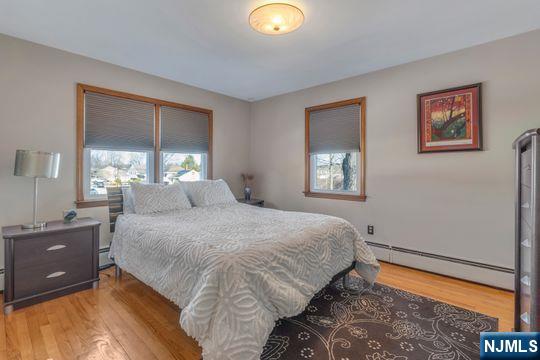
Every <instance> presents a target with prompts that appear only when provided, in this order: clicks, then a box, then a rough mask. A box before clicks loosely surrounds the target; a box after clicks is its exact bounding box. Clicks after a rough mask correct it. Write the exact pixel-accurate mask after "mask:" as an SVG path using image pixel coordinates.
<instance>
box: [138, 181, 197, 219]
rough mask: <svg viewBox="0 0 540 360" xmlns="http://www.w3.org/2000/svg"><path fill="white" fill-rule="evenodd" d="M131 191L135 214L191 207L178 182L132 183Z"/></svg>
mask: <svg viewBox="0 0 540 360" xmlns="http://www.w3.org/2000/svg"><path fill="white" fill-rule="evenodd" d="M131 193H132V196H133V205H134V208H135V213H137V214H153V213H158V212H165V211H172V210H179V209H189V208H191V204H190V203H189V200H188V198H187V196H186V194H185V193H184V191H183V189H182V186H181V185H180V184H173V185H163V184H132V185H131Z"/></svg>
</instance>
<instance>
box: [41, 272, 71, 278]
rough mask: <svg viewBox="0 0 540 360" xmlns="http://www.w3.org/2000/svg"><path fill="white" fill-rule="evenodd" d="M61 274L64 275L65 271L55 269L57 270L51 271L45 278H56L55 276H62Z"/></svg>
mask: <svg viewBox="0 0 540 360" xmlns="http://www.w3.org/2000/svg"><path fill="white" fill-rule="evenodd" d="M63 275H66V272H65V271H57V272H53V273H52V274H49V275H47V276H46V278H47V279H52V278H57V277H59V276H63Z"/></svg>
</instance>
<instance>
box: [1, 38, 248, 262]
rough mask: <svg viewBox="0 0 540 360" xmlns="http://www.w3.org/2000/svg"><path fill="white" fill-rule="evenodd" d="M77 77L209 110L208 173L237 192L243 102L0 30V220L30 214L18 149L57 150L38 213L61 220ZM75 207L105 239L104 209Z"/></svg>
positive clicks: (66, 202) (68, 187) (243, 165)
mask: <svg viewBox="0 0 540 360" xmlns="http://www.w3.org/2000/svg"><path fill="white" fill-rule="evenodd" d="M149 51H151V49H149ZM78 82H82V83H86V84H91V85H96V86H100V87H105V88H110V89H114V90H121V91H126V92H130V93H134V94H139V95H144V96H149V97H155V98H159V99H164V100H170V101H174V102H179V103H183V104H189V105H194V106H200V107H204V108H209V109H213V110H214V177H215V178H223V179H225V180H227V181H228V182H229V184H230V185H231V188H232V190H233V191H234V192H235V193H237V194H240V193H241V192H242V189H241V186H242V185H241V181H240V173H241V172H243V171H246V169H247V167H248V150H249V140H248V139H249V106H250V105H249V103H247V102H244V101H240V100H237V99H233V98H230V97H227V96H223V95H220V94H216V93H212V92H209V91H205V90H202V89H198V88H195V87H191V86H187V85H184V84H180V83H177V82H173V81H169V80H165V79H162V78H158V77H155V76H150V75H146V74H143V73H140V72H137V71H132V70H128V69H125V68H122V67H118V66H115V65H111V64H107V63H104V62H100V61H96V60H92V59H89V58H86V57H82V56H78V55H74V54H70V53H67V52H64V51H60V50H56V49H53V48H49V47H45V46H41V45H36V44H33V43H30V42H27V41H23V40H19V39H15V38H12V37H8V36H4V35H0V154H1V156H0V226H4V225H8V224H19V223H22V222H25V221H28V220H30V219H31V217H32V210H31V209H32V179H30V178H22V177H15V176H13V175H12V174H13V164H14V156H15V150H16V149H36V150H46V151H57V152H60V153H61V154H62V163H61V170H60V177H59V179H56V180H43V181H41V183H40V196H39V200H40V204H39V214H40V218H42V219H45V220H51V219H58V218H61V215H62V210H65V209H69V208H72V207H73V206H74V205H73V202H74V200H75V115H76V114H75V112H76V103H75V88H76V84H77V83H78ZM79 213H80V215H82V216H94V217H96V218H98V219H100V220H102V221H103V226H102V237H101V245H102V246H106V245H108V243H109V241H110V234H109V232H108V219H107V209H106V208H94V209H81V210H80V211H79ZM1 248H2V250H0V268H2V267H3V255H2V252H3V246H2V247H1Z"/></svg>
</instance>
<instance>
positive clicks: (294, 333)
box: [261, 277, 498, 360]
mask: <svg viewBox="0 0 540 360" xmlns="http://www.w3.org/2000/svg"><path fill="white" fill-rule="evenodd" d="M350 284H351V287H352V288H355V289H365V290H364V292H363V293H355V292H351V291H347V290H345V289H344V288H343V285H342V282H341V281H337V282H335V283H333V284H330V285H329V286H327V287H326V288H324V289H323V290H321V291H320V292H319V293H318V294H317V295H315V297H314V298H313V300H311V302H310V304H309V305H308V307H307V308H306V311H304V312H303V313H302V314H300V315H298V316H295V317H292V318H286V319H281V320H279V321H278V322H277V323H276V327H275V328H274V331H273V332H272V334H271V335H270V338H269V339H268V342H267V343H266V346H265V348H264V352H263V355H262V357H261V359H264V360H278V359H280V360H285V359H287V360H289V359H290V360H292V359H294V360H296V359H325V360H357V359H362V360H408V359H429V360H468V359H478V358H479V357H480V355H479V353H480V350H479V341H480V332H482V331H497V329H498V320H497V319H495V318H492V317H489V316H487V315H483V314H480V313H476V312H473V311H469V310H465V309H462V308H458V307H455V306H452V305H449V304H446V303H442V302H439V301H436V300H433V299H430V298H426V297H422V296H418V295H414V294H411V293H409V292H406V291H403V290H399V289H394V288H391V287H388V286H384V285H380V284H375V285H374V286H373V287H372V288H369V287H368V286H367V284H365V283H364V282H363V281H362V280H361V279H359V278H356V277H351V280H350Z"/></svg>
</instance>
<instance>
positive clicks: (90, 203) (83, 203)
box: [75, 84, 214, 208]
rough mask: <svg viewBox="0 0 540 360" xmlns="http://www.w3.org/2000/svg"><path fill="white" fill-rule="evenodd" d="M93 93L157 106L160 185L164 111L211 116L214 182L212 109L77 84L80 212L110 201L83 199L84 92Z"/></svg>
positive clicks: (156, 162) (209, 174)
mask: <svg viewBox="0 0 540 360" xmlns="http://www.w3.org/2000/svg"><path fill="white" fill-rule="evenodd" d="M87 91H88V92H94V93H98V94H103V95H109V96H115V97H120V98H124V99H130V100H137V101H143V102H147V103H150V104H153V105H154V116H155V120H154V182H159V180H160V179H159V165H160V158H161V148H160V145H161V141H160V140H161V111H160V110H161V107H162V106H169V107H175V108H179V109H183V110H188V111H194V112H199V113H203V114H206V115H208V155H207V165H206V166H207V169H206V176H207V178H208V179H212V167H213V162H212V158H213V156H212V149H213V146H212V144H213V128H214V127H213V118H214V112H213V111H212V110H210V109H204V108H200V107H196V106H191V105H185V104H180V103H175V102H171V101H166V100H160V99H155V98H151V97H147V96H141V95H135V94H130V93H126V92H122V91H116V90H110V89H105V88H100V87H96V86H92V85H86V84H77V171H76V185H77V200H76V201H75V204H76V206H77V208H90V207H98V206H107V205H108V202H107V200H103V199H98V200H87V199H85V198H84V94H85V92H87Z"/></svg>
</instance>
